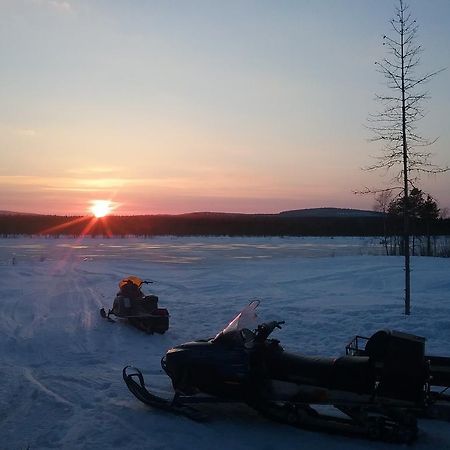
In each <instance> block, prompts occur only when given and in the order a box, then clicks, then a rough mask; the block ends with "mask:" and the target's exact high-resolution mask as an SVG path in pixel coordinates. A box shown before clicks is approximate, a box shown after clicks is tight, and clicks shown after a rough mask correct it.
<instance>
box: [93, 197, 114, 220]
mask: <svg viewBox="0 0 450 450" xmlns="http://www.w3.org/2000/svg"><path fill="white" fill-rule="evenodd" d="M113 209H114V207H113V204H112V202H111V201H109V200H92V201H91V206H90V207H89V210H90V211H91V213H92V214H94V216H95V217H97V218H100V217H105V216H106V215H108V214H109V213H110V212H111V211H112V210H113Z"/></svg>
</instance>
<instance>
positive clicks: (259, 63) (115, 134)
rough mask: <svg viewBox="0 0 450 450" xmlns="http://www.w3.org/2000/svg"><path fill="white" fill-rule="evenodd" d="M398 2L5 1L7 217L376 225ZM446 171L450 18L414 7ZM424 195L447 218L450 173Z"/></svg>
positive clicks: (425, 6) (449, 161)
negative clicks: (230, 218)
mask: <svg viewBox="0 0 450 450" xmlns="http://www.w3.org/2000/svg"><path fill="white" fill-rule="evenodd" d="M396 3H397V2H396V1H394V0H376V1H369V0H323V1H313V0H280V1H275V0H273V1H268V0H239V1H238V0H226V1H225V0H224V1H222V0H220V1H219V0H192V1H190V0H173V1H170V0H160V1H153V0H145V1H144V0H134V1H123V0H120V1H119V0H0V58H1V59H0V61H1V70H0V99H1V100H0V210H12V211H27V212H39V213H50V214H84V213H87V210H88V207H89V203H90V202H92V201H93V200H98V199H104V200H111V201H112V202H114V204H115V205H116V210H115V213H116V214H153V213H158V214H159V213H183V212H191V211H228V212H266V213H270V212H279V211H281V210H286V209H299V208H311V207H325V206H334V207H344V208H361V209H372V207H373V204H374V200H373V196H356V195H354V194H353V191H355V190H359V189H362V188H363V187H364V186H377V187H386V186H387V185H389V182H390V179H391V175H393V173H392V174H389V173H388V174H385V173H384V172H382V171H378V172H374V173H368V172H366V171H363V170H361V169H362V168H363V167H365V166H368V165H370V164H372V163H373V159H371V156H374V155H377V154H378V150H379V145H378V144H376V143H370V142H368V139H369V138H370V137H371V134H370V132H369V131H368V130H367V129H366V128H365V124H367V117H368V115H369V113H374V112H376V110H377V108H378V106H377V104H376V102H375V101H374V100H373V99H374V96H375V93H382V92H386V91H385V87H384V82H383V78H382V76H381V75H380V74H379V73H377V72H376V67H375V65H374V62H375V61H377V60H380V59H381V58H382V57H383V56H384V55H385V53H384V51H385V49H384V48H383V46H382V37H383V35H384V34H386V33H390V28H389V23H388V22H389V19H390V18H392V16H393V13H394V5H395V4H396ZM409 4H410V6H411V11H412V13H413V15H414V16H415V17H416V18H417V21H418V24H419V27H420V28H419V36H418V38H419V39H418V43H421V44H423V47H424V53H423V55H422V66H421V67H420V68H419V71H420V72H424V73H425V72H429V71H434V70H436V69H440V68H443V67H447V68H448V69H447V70H446V71H444V72H443V73H441V74H439V75H438V76H437V77H435V78H434V79H433V80H432V81H431V82H430V83H429V84H428V85H427V89H428V90H429V91H430V95H431V99H430V100H429V101H428V102H427V103H426V105H425V107H426V109H427V111H428V114H427V116H426V118H425V119H424V120H423V121H422V122H421V123H420V126H419V130H420V132H421V134H423V135H424V136H426V137H430V138H434V137H439V139H438V141H437V143H436V144H434V145H433V146H432V147H431V148H430V150H431V151H432V152H433V153H434V157H433V162H435V163H436V164H439V165H450V2H449V1H448V0H428V1H423V0H412V1H410V2H409ZM420 187H421V188H422V189H423V190H425V191H426V192H429V193H431V194H432V195H433V196H434V197H435V198H436V199H437V200H438V203H439V205H440V206H441V208H450V173H446V174H444V175H440V176H438V177H431V178H429V177H428V178H427V177H426V176H424V177H423V178H422V183H421V185H420Z"/></svg>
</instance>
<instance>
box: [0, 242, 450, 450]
mask: <svg viewBox="0 0 450 450" xmlns="http://www.w3.org/2000/svg"><path fill="white" fill-rule="evenodd" d="M412 270H413V272H412V315H411V316H410V317H405V316H404V315H403V299H402V295H403V261H402V259H401V258H397V257H385V256H383V251H382V249H381V248H380V246H379V245H378V243H377V240H376V239H360V238H334V239H331V238H322V239H318V238H316V239H313V238H192V237H191V238H170V237H164V238H154V239H147V240H138V239H105V240H102V239H91V238H86V239H84V240H75V239H37V238H36V239H30V238H19V239H0V283H1V288H0V377H1V381H0V449H1V450H25V449H53V448H57V449H151V450H153V449H158V450H165V449H205V450H209V449H213V448H214V449H218V450H219V449H236V450H241V449H242V450H243V449H258V450H270V449H274V450H275V449H277V450H278V449H279V450H285V449H325V448H326V449H327V450H335V449H346V450H347V449H349V450H354V449H363V448H364V449H381V448H392V449H395V448H400V447H402V446H398V445H394V444H385V443H380V442H369V441H365V440H362V439H356V438H348V437H343V436H336V435H327V434H325V433H318V432H311V431H304V430H300V429H295V428H291V427H288V426H285V425H280V424H277V423H274V422H270V421H268V420H267V419H265V418H262V417H260V416H258V415H257V414H256V413H255V412H253V411H252V410H250V409H248V408H246V407H244V406H230V405H226V406H224V405H222V406H212V405H210V406H208V407H207V410H208V414H209V415H210V416H211V420H210V421H209V422H208V423H201V424H200V423H195V422H192V421H190V420H188V419H185V418H182V417H176V416H172V415H170V414H167V413H163V412H161V411H156V410H152V409H150V408H147V407H146V406H145V405H143V404H141V403H140V402H138V401H137V400H136V399H135V398H134V397H133V396H132V395H131V394H130V393H129V391H128V389H127V388H126V386H125V384H124V383H123V381H122V374H121V371H122V368H123V366H124V365H126V364H133V365H136V366H137V367H139V368H141V369H142V371H143V373H144V375H145V376H146V380H147V382H148V383H149V384H150V385H152V386H156V387H157V388H158V389H160V390H170V381H169V378H168V377H166V376H165V375H164V373H163V371H162V369H161V368H160V358H161V356H163V355H164V353H165V352H166V350H167V349H168V348H170V347H171V346H173V345H176V344H179V343H182V342H185V341H188V340H193V339H196V338H207V337H210V336H212V335H214V334H215V333H216V332H217V331H219V329H221V328H223V326H224V325H226V323H228V322H229V321H230V320H231V319H232V318H233V317H234V315H235V314H236V313H237V312H238V311H240V310H241V309H242V307H243V306H245V305H246V304H247V303H248V302H249V300H251V299H254V298H259V299H260V300H261V305H260V307H259V316H260V317H261V318H262V319H267V320H275V319H278V320H285V321H286V324H285V326H284V328H283V330H281V331H280V330H277V331H276V332H275V336H274V337H276V338H278V339H280V341H281V343H282V344H283V345H284V347H285V348H286V349H288V350H293V351H298V352H302V353H305V354H310V355H314V354H316V355H317V354H321V355H328V356H334V355H336V356H337V355H340V354H342V353H343V352H344V347H345V344H346V343H347V342H348V341H349V340H350V339H351V338H352V337H353V336H354V335H355V334H363V335H368V334H371V333H373V332H374V331H376V330H378V329H380V328H395V329H399V330H403V331H408V332H412V333H415V334H418V335H421V336H425V337H427V353H428V354H442V355H448V356H450V345H449V342H450V259H440V258H425V257H422V258H419V257H414V258H413V259H412ZM131 274H134V275H138V276H140V277H142V278H146V279H152V280H155V281H156V283H155V284H154V285H152V291H153V292H154V293H155V294H157V295H158V296H159V299H160V301H159V303H160V306H161V307H166V308H168V309H169V311H170V314H171V318H170V320H171V323H170V329H169V331H168V332H167V333H166V334H164V335H162V336H161V335H154V336H149V335H146V334H144V333H142V332H140V331H138V330H136V329H134V328H131V327H129V326H126V325H123V324H119V323H116V324H112V323H108V322H106V321H104V320H103V319H101V318H100V316H99V313H98V311H99V308H100V307H102V306H105V307H110V306H111V303H112V299H113V297H114V295H115V293H116V291H117V283H118V282H119V280H120V279H121V278H122V277H124V276H127V275H131ZM419 425H420V429H421V434H420V437H419V439H418V441H417V442H416V443H415V444H414V448H416V449H430V450H431V449H433V450H435V449H450V423H445V422H437V421H435V422H432V421H425V420H421V421H420V424H419Z"/></svg>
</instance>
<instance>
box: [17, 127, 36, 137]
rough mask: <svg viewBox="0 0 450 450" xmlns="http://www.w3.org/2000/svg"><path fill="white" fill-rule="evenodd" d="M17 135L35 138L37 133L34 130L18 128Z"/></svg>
mask: <svg viewBox="0 0 450 450" xmlns="http://www.w3.org/2000/svg"><path fill="white" fill-rule="evenodd" d="M15 133H16V134H17V135H19V136H25V137H34V136H36V134H37V131H36V130H33V129H32V128H18V129H17V130H15Z"/></svg>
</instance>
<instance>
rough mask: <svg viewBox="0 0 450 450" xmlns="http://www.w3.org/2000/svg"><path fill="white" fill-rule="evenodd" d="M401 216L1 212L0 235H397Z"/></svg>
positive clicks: (425, 227) (441, 231)
mask: <svg viewBox="0 0 450 450" xmlns="http://www.w3.org/2000/svg"><path fill="white" fill-rule="evenodd" d="M401 230H402V219H401V218H398V217H395V216H391V215H385V216H383V215H380V216H377V217H285V216H280V215H275V214H274V215H263V214H185V215H178V216H171V215H145V216H108V217H105V218H101V219H94V218H92V217H73V216H69V217H66V216H48V215H3V216H1V215H0V235H1V236H2V237H9V236H14V235H43V236H54V237H57V236H70V237H72V236H80V235H84V234H87V235H90V236H104V237H113V236H115V237H125V236H143V237H146V236H158V235H175V236H186V235H194V236H200V235H202V236H208V235H210V236H382V235H384V236H397V235H400V234H401ZM412 232H413V234H415V235H417V236H419V235H428V236H438V235H441V236H443V235H447V236H449V235H450V219H438V220H432V221H424V220H419V219H416V220H414V221H413V223H412Z"/></svg>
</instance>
